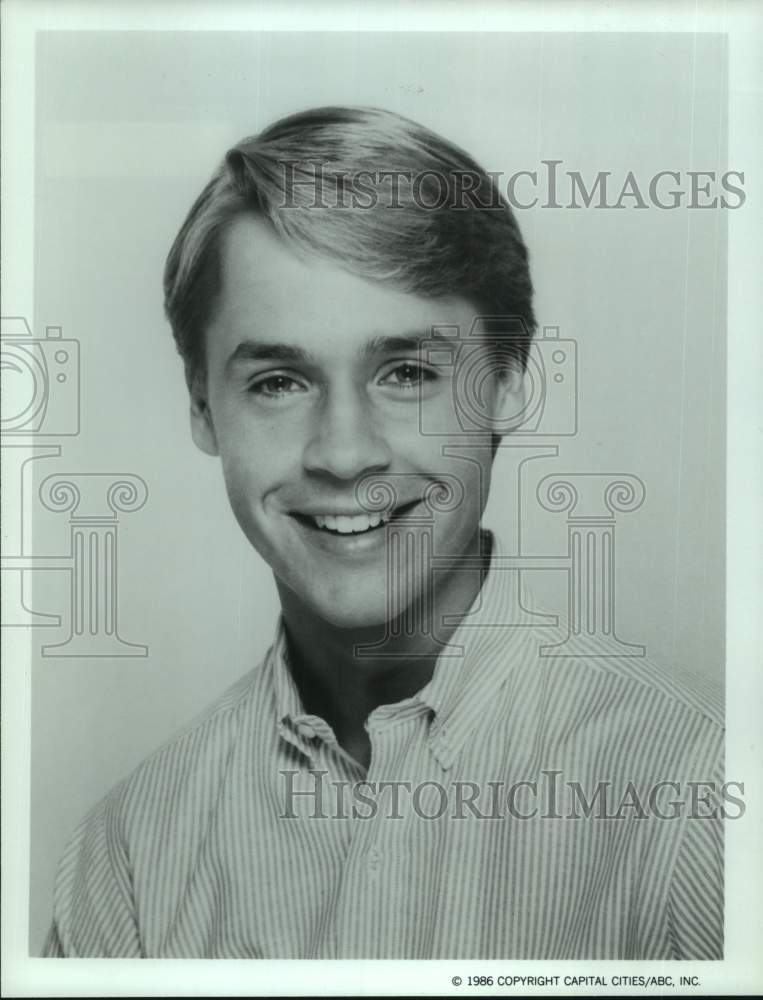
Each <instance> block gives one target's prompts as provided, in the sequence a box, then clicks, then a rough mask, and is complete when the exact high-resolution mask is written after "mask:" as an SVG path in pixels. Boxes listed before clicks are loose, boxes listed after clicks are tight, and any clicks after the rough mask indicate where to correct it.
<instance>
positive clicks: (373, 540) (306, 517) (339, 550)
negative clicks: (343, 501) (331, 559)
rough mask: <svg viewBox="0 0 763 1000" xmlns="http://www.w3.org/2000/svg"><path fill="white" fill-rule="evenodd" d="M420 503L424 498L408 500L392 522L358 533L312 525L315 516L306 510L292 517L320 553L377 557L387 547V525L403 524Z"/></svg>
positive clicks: (322, 509) (297, 512) (303, 534)
mask: <svg viewBox="0 0 763 1000" xmlns="http://www.w3.org/2000/svg"><path fill="white" fill-rule="evenodd" d="M421 502H422V501H421V498H418V499H416V500H409V501H407V502H406V503H404V504H399V505H398V506H397V507H396V508H395V510H394V511H393V513H392V517H391V518H390V520H389V521H386V522H382V523H381V524H380V525H379V526H378V527H377V528H372V529H370V530H369V531H363V532H357V533H356V532H349V533H346V534H339V533H338V532H332V531H327V530H325V529H324V528H319V527H318V526H317V525H316V524H314V523H312V522H311V518H312V517H313V516H314V515H312V514H307V513H306V512H305V511H291V513H290V517H291V520H292V522H293V523H294V525H295V526H296V528H297V530H298V531H299V533H300V534H301V535H302V537H303V538H304V539H305V541H306V542H307V543H308V544H309V545H311V546H312V547H314V548H317V549H319V550H320V551H321V552H323V553H329V554H331V555H338V556H343V557H345V558H347V557H363V556H366V555H375V554H377V552H378V551H381V550H383V549H384V548H385V544H386V539H387V527H388V525H389V524H390V523H395V521H404V520H405V517H406V515H407V514H409V513H410V512H411V511H412V510H415V509H416V507H418V505H419V504H420V503H421ZM398 511H400V513H399V514H398V513H397V512H398ZM316 513H317V514H326V513H328V511H327V510H326V509H325V508H321V510H319V511H318V510H316ZM345 513H346V510H345ZM356 513H357V512H356ZM362 513H367V511H363V512H362Z"/></svg>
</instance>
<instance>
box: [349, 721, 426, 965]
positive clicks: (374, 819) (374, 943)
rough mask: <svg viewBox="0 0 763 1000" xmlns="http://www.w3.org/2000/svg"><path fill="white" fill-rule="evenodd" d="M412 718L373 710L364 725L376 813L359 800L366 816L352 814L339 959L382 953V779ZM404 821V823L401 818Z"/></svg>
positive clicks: (385, 869)
mask: <svg viewBox="0 0 763 1000" xmlns="http://www.w3.org/2000/svg"><path fill="white" fill-rule="evenodd" d="M415 724H416V722H415V720H414V719H412V718H407V719H404V720H402V721H401V720H400V719H398V718H395V717H394V716H389V715H384V714H382V715H381V716H379V715H378V714H377V713H372V715H371V716H370V718H369V720H368V722H367V724H366V729H367V731H368V735H369V738H370V741H371V762H370V766H369V769H368V772H367V774H366V775H365V777H364V778H362V779H361V781H362V782H364V783H365V782H367V783H368V786H369V788H368V791H369V793H370V794H369V798H370V799H371V800H372V801H373V802H374V803H375V806H376V808H375V811H374V812H373V814H372V815H370V816H368V817H366V815H365V813H367V812H370V811H371V810H370V809H369V807H367V806H366V805H363V804H359V806H358V810H359V811H360V812H362V813H363V815H358V816H353V817H352V818H351V819H349V820H348V823H349V824H350V840H349V845H348V852H347V858H346V862H345V866H344V871H343V873H342V881H341V886H340V890H339V893H338V897H337V904H336V921H335V933H336V937H335V941H336V957H337V958H361V957H362V958H366V957H367V958H373V957H383V956H384V954H385V943H384V940H383V933H382V932H383V928H384V926H385V925H386V920H385V914H384V911H385V898H386V896H387V894H388V889H389V882H388V880H389V878H390V877H391V875H390V869H391V867H392V866H390V863H389V862H390V858H389V851H390V850H391V843H390V840H389V838H387V837H385V825H386V823H387V822H388V817H387V815H386V809H387V805H388V802H387V798H386V797H385V795H384V794H382V793H381V792H380V791H379V784H380V782H384V781H386V780H389V777H390V774H391V773H392V768H391V762H392V761H393V760H395V759H397V758H398V757H399V748H400V744H401V741H402V740H403V739H404V738H405V735H406V729H407V727H409V726H412V725H415ZM401 822H402V821H401Z"/></svg>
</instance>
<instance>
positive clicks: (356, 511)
mask: <svg viewBox="0 0 763 1000" xmlns="http://www.w3.org/2000/svg"><path fill="white" fill-rule="evenodd" d="M418 503H421V497H412V498H411V499H410V500H405V501H404V502H403V503H399V504H397V506H396V507H394V508H393V510H392V517H393V518H394V517H396V516H398V511H403V512H405V513H407V509H406V508H409V507H413V506H414V505H415V504H418ZM289 513H290V514H291V515H292V517H323V516H325V515H328V516H329V517H358V516H360V515H361V514H386V513H387V511H385V510H367V509H366V508H359V507H337V508H332V507H304V508H302V509H300V510H292V511H289Z"/></svg>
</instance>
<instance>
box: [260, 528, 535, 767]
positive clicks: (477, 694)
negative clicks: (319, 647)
mask: <svg viewBox="0 0 763 1000" xmlns="http://www.w3.org/2000/svg"><path fill="white" fill-rule="evenodd" d="M489 537H491V539H492V552H491V558H490V568H489V570H488V572H487V575H486V577H485V580H484V582H483V584H482V587H481V589H480V591H479V593H478V594H477V596H476V598H475V600H474V602H473V603H472V605H471V607H470V608H469V610H468V611H467V612H466V613H465V614H464V615H462V616H461V620H460V622H459V624H458V626H457V628H456V630H455V632H454V633H453V634H452V636H451V637H450V639H449V640H448V646H447V648H446V649H444V650H443V652H442V653H441V654H440V656H439V657H438V660H437V663H436V665H435V669H434V673H433V675H432V678H431V680H430V681H429V682H428V683H427V684H426V685H425V686H424V687H423V688H422V689H421V690H420V691H419V692H418V693H417V694H416V695H414V696H413V697H412V698H408V699H405V701H404V702H400V703H398V706H392V705H389V706H382V709H381V710H382V711H383V712H384V713H385V714H390V713H392V712H393V711H394V710H395V709H396V708H397V707H399V708H400V710H401V711H402V710H404V708H405V710H407V711H410V710H411V708H413V707H414V706H415V705H417V704H418V705H419V707H421V706H425V707H426V708H427V709H429V710H430V712H431V714H432V723H431V726H430V748H431V750H432V753H433V754H434V755H435V757H436V758H437V760H438V761H439V762H440V764H441V765H442V766H443V767H445V768H449V767H450V766H451V765H452V763H453V760H454V759H455V757H456V755H457V753H458V751H459V750H460V748H461V747H462V746H463V744H464V742H465V740H466V738H467V737H468V735H469V733H470V732H474V730H475V728H477V727H478V726H479V722H480V719H481V717H482V716H483V714H484V712H485V710H486V709H487V707H488V706H489V704H490V702H491V701H492V700H493V699H494V698H495V695H496V692H497V691H498V689H499V688H500V687H501V686H502V685H503V684H504V683H506V681H507V680H508V678H509V676H510V674H511V672H512V667H513V665H514V664H516V663H517V662H519V661H520V660H521V659H522V658H524V657H526V656H528V655H529V653H530V648H531V642H532V638H531V633H532V631H533V630H532V629H531V628H528V627H517V626H519V625H521V622H520V616H521V612H522V609H523V608H524V609H525V610H529V594H528V593H527V592H526V591H525V590H524V589H521V588H520V585H519V580H518V577H519V573H518V572H517V570H516V568H512V567H511V564H510V560H509V558H508V557H507V554H506V551H505V549H504V546H503V544H502V543H501V541H500V539H499V538H497V536H495V535H490V536H489ZM270 659H271V663H272V669H273V681H274V686H275V699H276V713H277V722H278V726H279V731H280V732H281V734H282V735H283V736H284V738H285V739H287V740H288V741H289V742H290V743H292V744H294V745H295V746H297V747H298V748H299V749H300V750H301V751H302V752H303V753H304V754H306V755H307V756H312V755H313V752H314V749H315V739H316V737H318V738H322V739H324V740H330V741H333V740H334V739H335V737H334V734H333V732H332V731H331V728H330V727H329V725H328V723H326V722H325V720H323V719H321V718H319V717H318V716H314V715H309V714H308V713H306V712H305V708H304V705H303V704H302V700H301V698H300V695H299V691H298V689H297V685H296V683H295V681H294V678H293V677H292V674H291V670H290V669H289V664H288V649H287V644H286V632H285V628H284V623H283V618H282V616H279V620H278V626H277V629H276V637H275V641H274V643H273V646H272V648H271V651H270ZM377 711H379V710H377Z"/></svg>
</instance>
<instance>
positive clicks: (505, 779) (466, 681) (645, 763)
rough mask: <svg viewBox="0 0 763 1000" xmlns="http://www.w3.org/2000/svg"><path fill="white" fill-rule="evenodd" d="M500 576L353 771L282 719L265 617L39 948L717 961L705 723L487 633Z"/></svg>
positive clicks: (621, 677) (634, 680) (120, 810)
mask: <svg viewBox="0 0 763 1000" xmlns="http://www.w3.org/2000/svg"><path fill="white" fill-rule="evenodd" d="M494 553H495V554H496V555H498V556H499V557H500V555H501V550H500V547H499V545H498V544H497V543H496V546H495V548H494ZM517 577H518V574H517V573H516V572H514V571H512V572H505V571H502V570H501V569H499V568H496V560H495V559H494V562H493V565H492V567H491V570H490V572H489V573H488V575H487V577H486V580H485V582H484V584H483V587H482V590H481V592H480V594H479V595H478V598H477V600H476V601H475V604H474V606H473V607H472V609H471V612H470V614H469V615H468V616H467V617H465V619H464V620H463V621H462V623H461V624H460V625H459V628H458V629H457V631H456V632H455V633H454V635H453V636H452V638H451V640H450V642H451V644H452V645H454V646H460V647H461V650H462V652H461V655H455V656H445V655H442V656H441V657H440V658H439V659H438V662H437V665H436V667H435V670H434V673H433V675H432V678H431V680H430V682H429V683H428V684H427V685H426V686H425V687H423V688H422V689H421V690H420V691H419V692H418V693H417V694H416V695H415V696H413V697H411V698H407V699H405V700H403V701H400V702H398V703H396V704H393V705H383V706H380V707H379V708H377V709H375V710H374V711H373V712H372V713H371V715H370V716H369V718H368V721H367V724H366V725H367V730H368V733H369V737H370V741H371V761H370V765H369V767H368V770H367V771H366V770H365V769H364V768H363V767H361V765H360V764H358V763H357V761H355V760H354V759H353V758H352V757H350V756H349V755H348V754H347V753H346V752H345V751H344V750H343V749H342V748H341V747H340V746H339V744H338V743H337V741H336V739H335V737H334V734H333V732H332V731H331V729H330V727H329V726H328V725H327V723H326V722H325V721H324V720H323V719H321V718H318V717H317V716H313V715H308V714H306V712H305V710H304V708H303V706H302V704H301V701H300V697H299V693H298V690H297V688H296V686H295V684H294V681H293V679H292V675H291V673H290V670H289V666H288V656H287V650H286V642H285V635H284V629H283V623H282V622H281V621H279V625H278V629H277V633H276V638H275V641H274V643H273V645H272V647H271V649H270V650H269V651H268V653H267V654H266V656H265V658H264V660H263V662H262V663H261V664H260V665H259V666H258V667H257V668H256V669H255V670H253V671H252V672H250V673H249V674H248V675H247V676H245V677H244V678H242V679H241V680H240V681H239V682H238V683H236V685H235V686H234V687H232V688H231V689H230V690H229V691H228V692H227V693H226V694H225V695H224V696H223V697H222V698H221V699H220V700H219V701H218V702H217V703H216V704H215V705H214V706H212V708H211V709H209V710H208V711H207V712H206V713H205V714H204V715H203V716H202V717H201V718H200V719H198V720H197V721H196V722H194V723H193V724H192V725H190V726H189V727H188V728H186V729H185V730H184V731H183V732H182V733H181V734H180V735H179V736H177V737H176V738H174V739H173V740H172V741H171V742H169V743H168V744H167V745H165V746H164V747H162V748H160V749H159V750H158V751H157V752H155V753H154V754H153V755H152V756H151V757H149V758H148V759H147V760H146V761H145V762H144V763H143V764H141V765H140V766H139V767H138V768H137V769H136V770H135V771H134V772H133V773H132V774H131V775H130V776H129V777H128V778H126V779H125V780H124V781H122V782H121V783H120V784H119V785H117V786H116V787H115V788H114V789H113V790H112V792H111V793H110V794H109V795H107V796H106V797H105V798H104V799H103V801H101V802H100V803H99V804H98V805H97V806H96V807H95V808H94V809H93V810H92V811H91V812H90V813H89V815H88V816H87V817H86V818H85V819H84V821H83V822H82V824H81V825H80V826H79V828H78V830H77V831H76V833H75V834H74V837H73V839H72V841H71V843H70V844H69V847H68V849H67V850H66V852H65V855H64V857H63V860H62V862H61V865H60V869H59V873H58V877H57V881H56V889H55V902H54V920H53V924H52V926H51V929H50V932H49V935H48V938H47V941H46V945H45V954H46V955H47V956H78V957H108V956H113V957H152V958H160V957H168V958H169V957H172V958H178V957H180V958H185V957H188V958H190V957H199V958H215V957H221V958H222V957H228V958H409V959H425V958H485V959H501V958H503V959H505V958H511V959H615V958H620V959H627V958H634V959H635V958H642V959H671V958H672V959H676V958H683V959H717V958H721V957H722V954H723V943H722V941H723V887H722V878H723V847H722V820H721V818H720V817H721V812H720V810H719V808H718V806H719V803H720V798H719V788H720V782H721V781H722V757H723V729H722V720H721V714H720V711H719V709H718V708H716V707H715V706H714V704H713V702H712V701H711V699H710V698H709V697H706V696H704V695H702V694H700V693H699V691H698V689H697V687H696V685H695V686H693V687H691V688H690V687H685V686H681V685H680V684H679V682H678V681H677V680H676V678H675V676H674V675H673V674H671V675H668V674H666V673H664V672H662V671H660V670H659V669H658V668H657V667H655V666H654V665H653V664H652V663H650V662H649V661H648V660H647V659H645V658H625V657H617V656H613V655H611V650H606V649H605V648H603V647H602V646H601V644H600V642H599V640H594V639H592V640H591V642H590V656H575V657H571V656H570V657H558V656H548V655H544V650H543V648H542V647H544V646H549V645H551V644H553V643H554V642H558V641H559V639H560V637H561V638H563V637H564V636H563V634H560V633H561V629H562V626H560V628H559V630H556V629H554V628H550V627H548V626H547V625H545V624H544V625H543V626H540V625H532V626H522V627H507V624H506V623H507V622H510V621H514V620H516V619H514V618H512V617H511V615H512V613H513V610H514V609H516V608H517V603H518V602H517V598H518V596H519V591H518V589H517V588H518V586H519V582H518V579H517ZM527 602H528V596H527V594H526V593H523V595H522V603H523V604H524V606H525V607H528V606H529V605H528V603H527ZM564 634H566V633H564ZM605 654H609V655H605ZM692 782H694V783H695V784H692ZM659 783H661V784H659ZM668 783H669V784H668Z"/></svg>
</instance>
